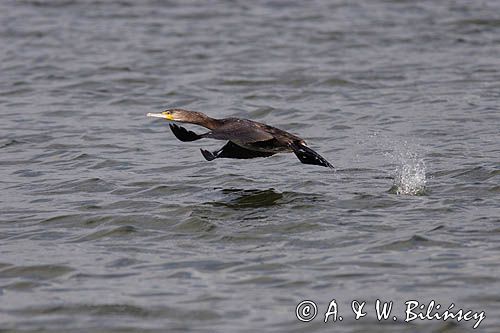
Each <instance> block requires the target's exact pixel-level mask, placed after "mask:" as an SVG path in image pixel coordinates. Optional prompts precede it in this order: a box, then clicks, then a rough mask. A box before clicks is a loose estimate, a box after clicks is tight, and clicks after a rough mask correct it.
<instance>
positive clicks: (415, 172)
mask: <svg viewBox="0 0 500 333" xmlns="http://www.w3.org/2000/svg"><path fill="white" fill-rule="evenodd" d="M387 155H388V156H389V157H391V158H392V159H393V160H394V162H395V163H396V165H397V166H396V169H395V171H394V183H393V185H392V187H391V188H390V190H389V193H393V194H398V195H399V194H403V195H425V194H426V187H425V185H426V182H427V178H426V174H425V171H426V167H425V161H424V159H423V158H422V157H420V155H419V154H418V152H417V150H416V149H415V147H411V146H409V145H408V143H407V142H404V143H403V144H402V145H400V146H396V147H395V149H394V151H393V152H392V153H387Z"/></svg>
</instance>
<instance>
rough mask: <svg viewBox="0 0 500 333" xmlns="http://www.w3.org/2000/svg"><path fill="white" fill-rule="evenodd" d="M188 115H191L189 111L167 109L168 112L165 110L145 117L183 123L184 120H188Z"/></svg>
mask: <svg viewBox="0 0 500 333" xmlns="http://www.w3.org/2000/svg"><path fill="white" fill-rule="evenodd" d="M189 113H191V111H187V110H182V109H168V110H165V111H163V112H161V113H148V114H147V116H148V117H157V118H164V119H167V120H173V121H185V120H188V118H189Z"/></svg>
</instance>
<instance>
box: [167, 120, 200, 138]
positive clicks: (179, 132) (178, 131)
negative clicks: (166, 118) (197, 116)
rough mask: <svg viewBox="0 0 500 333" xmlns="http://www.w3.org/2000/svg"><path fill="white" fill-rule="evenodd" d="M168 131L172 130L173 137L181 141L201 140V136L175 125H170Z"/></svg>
mask: <svg viewBox="0 0 500 333" xmlns="http://www.w3.org/2000/svg"><path fill="white" fill-rule="evenodd" d="M170 129H171V130H172V133H174V135H175V137H176V138H177V139H179V140H181V141H184V142H187V141H195V140H199V139H201V138H202V136H201V135H199V134H196V133H195V132H193V131H189V130H187V129H185V128H184V127H182V126H179V125H176V124H170Z"/></svg>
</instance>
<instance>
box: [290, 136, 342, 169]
mask: <svg viewBox="0 0 500 333" xmlns="http://www.w3.org/2000/svg"><path fill="white" fill-rule="evenodd" d="M290 148H292V150H293V152H294V153H295V155H297V158H298V159H299V160H300V161H301V162H302V163H304V164H314V165H321V166H324V167H329V168H332V169H334V167H333V165H331V164H330V163H329V162H328V161H327V160H325V159H324V158H323V157H322V156H321V155H320V154H318V153H317V152H315V151H314V150H312V149H311V148H309V147H307V146H306V145H304V144H301V143H299V142H292V143H290Z"/></svg>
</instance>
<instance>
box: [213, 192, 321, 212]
mask: <svg viewBox="0 0 500 333" xmlns="http://www.w3.org/2000/svg"><path fill="white" fill-rule="evenodd" d="M220 193H221V194H222V198H221V199H219V200H217V201H211V202H208V204H210V205H213V206H222V207H227V208H232V209H245V208H262V207H272V206H281V205H287V204H291V203H294V204H296V205H297V206H301V205H314V203H315V202H317V201H319V200H320V195H319V194H309V193H300V192H292V191H285V192H279V191H277V190H275V189H273V188H269V189H264V190H263V189H237V188H229V189H221V190H220Z"/></svg>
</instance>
